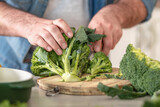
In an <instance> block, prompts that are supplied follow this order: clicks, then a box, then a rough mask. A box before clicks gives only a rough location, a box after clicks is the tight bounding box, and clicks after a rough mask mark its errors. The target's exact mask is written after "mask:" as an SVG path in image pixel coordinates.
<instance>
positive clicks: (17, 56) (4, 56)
mask: <svg viewBox="0 0 160 107" xmlns="http://www.w3.org/2000/svg"><path fill="white" fill-rule="evenodd" d="M0 1H4V2H6V3H7V4H8V5H10V6H12V7H15V8H18V9H20V10H23V11H26V12H29V13H31V14H34V15H36V16H39V17H42V16H43V14H44V12H45V9H46V7H47V4H48V0H0ZM142 1H143V2H144V5H145V6H146V9H147V13H148V15H147V17H146V19H145V20H148V19H149V18H150V17H151V13H152V10H153V8H154V6H155V4H156V1H157V0H142ZM111 3H113V0H89V12H90V18H92V17H93V16H94V15H95V14H96V13H97V12H98V11H99V10H100V9H101V8H102V7H104V6H105V5H108V4H111ZM30 47H31V44H30V43H29V42H28V40H26V39H24V38H21V37H7V36H0V64H1V65H2V66H3V67H9V68H16V69H22V70H26V71H30V65H31V64H30V63H24V62H23V61H24V58H25V56H26V54H27V53H28V51H29V49H30Z"/></svg>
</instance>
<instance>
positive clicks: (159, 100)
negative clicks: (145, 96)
mask: <svg viewBox="0 0 160 107" xmlns="http://www.w3.org/2000/svg"><path fill="white" fill-rule="evenodd" d="M143 107H160V90H158V91H156V92H154V94H153V96H152V97H151V100H146V101H145V102H144V104H143Z"/></svg>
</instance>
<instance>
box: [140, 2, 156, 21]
mask: <svg viewBox="0 0 160 107" xmlns="http://www.w3.org/2000/svg"><path fill="white" fill-rule="evenodd" d="M142 2H143V3H144V5H145V7H146V9H147V16H146V18H145V19H144V20H143V22H144V21H147V20H149V19H150V18H151V15H152V11H153V8H154V6H155V5H156V2H157V0H142Z"/></svg>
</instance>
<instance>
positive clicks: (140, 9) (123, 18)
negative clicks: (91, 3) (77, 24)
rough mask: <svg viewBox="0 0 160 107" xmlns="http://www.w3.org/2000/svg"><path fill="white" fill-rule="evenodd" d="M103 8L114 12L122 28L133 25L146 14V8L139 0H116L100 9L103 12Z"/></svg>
mask: <svg viewBox="0 0 160 107" xmlns="http://www.w3.org/2000/svg"><path fill="white" fill-rule="evenodd" d="M105 10H107V12H108V10H109V11H110V12H112V13H115V14H114V15H115V16H116V18H117V19H118V21H119V23H120V25H121V27H122V28H127V27H131V26H134V25H136V24H138V23H140V22H142V21H143V20H144V19H145V18H146V16H147V10H146V8H145V6H144V4H143V2H142V1H141V0H118V1H117V2H116V3H115V4H112V5H109V6H106V7H104V8H103V9H102V10H101V11H103V12H105ZM106 14H107V13H106Z"/></svg>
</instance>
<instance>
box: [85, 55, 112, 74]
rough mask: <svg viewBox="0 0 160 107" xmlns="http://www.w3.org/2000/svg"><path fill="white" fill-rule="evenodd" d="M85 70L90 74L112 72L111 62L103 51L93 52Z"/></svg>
mask: <svg viewBox="0 0 160 107" xmlns="http://www.w3.org/2000/svg"><path fill="white" fill-rule="evenodd" d="M87 72H88V73H90V74H91V75H96V74H98V73H104V72H112V63H111V62H110V60H109V58H108V57H107V56H106V55H105V54H104V53H103V52H97V53H95V54H94V56H93V59H92V60H91V61H90V66H89V68H88V70H87Z"/></svg>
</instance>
